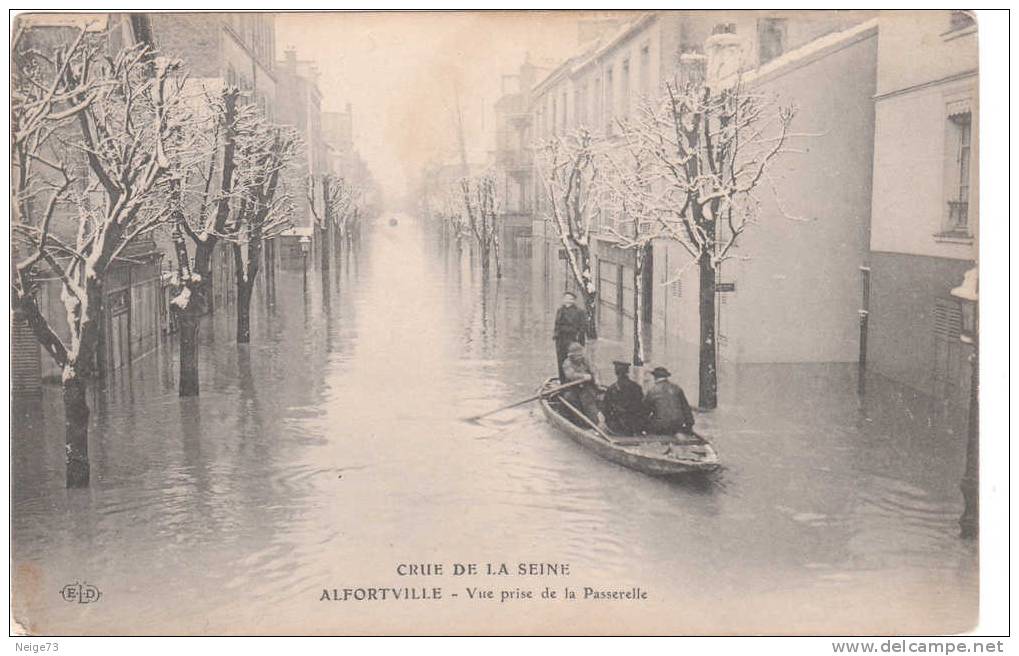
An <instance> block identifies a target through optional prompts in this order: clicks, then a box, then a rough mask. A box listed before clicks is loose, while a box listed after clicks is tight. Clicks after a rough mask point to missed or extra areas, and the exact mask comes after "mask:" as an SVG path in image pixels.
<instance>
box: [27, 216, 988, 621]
mask: <svg viewBox="0 0 1019 656" xmlns="http://www.w3.org/2000/svg"><path fill="white" fill-rule="evenodd" d="M530 267H531V261H530V260H529V259H527V258H521V259H510V260H508V261H507V263H506V267H505V268H506V272H505V276H504V278H503V279H501V280H499V281H495V280H491V281H489V282H488V285H489V289H488V291H487V292H485V291H484V290H483V288H482V281H481V279H480V273H479V271H478V270H476V269H475V268H472V267H471V266H470V263H469V262H468V261H467V257H466V255H465V257H464V261H463V262H461V263H458V262H455V261H454V258H453V257H452V256H451V255H450V254H444V253H442V252H441V251H440V250H439V249H438V247H437V246H435V245H434V244H433V243H432V240H431V239H430V238H429V237H428V236H427V235H426V234H425V229H424V228H423V227H421V226H420V225H419V224H418V223H417V222H415V221H414V220H413V219H412V218H410V217H407V218H404V219H401V221H400V224H399V225H398V226H395V227H390V226H386V225H382V226H380V227H377V228H375V229H374V231H373V233H372V234H371V235H370V236H369V238H367V239H366V240H365V243H364V244H363V248H362V250H361V252H359V253H357V254H356V255H354V256H350V257H349V258H347V259H345V260H344V261H343V262H342V266H341V267H340V270H339V271H338V272H336V273H335V276H333V277H332V279H331V280H330V285H329V289H328V291H327V293H325V294H323V292H322V290H321V283H320V274H319V272H318V271H317V270H310V271H309V272H308V279H307V282H305V280H304V278H303V276H302V272H301V271H300V270H291V271H288V270H281V271H279V272H278V274H277V275H278V279H277V301H276V304H275V305H267V304H266V302H265V296H264V294H258V295H257V296H256V300H255V301H254V302H253V314H254V317H253V326H252V343H251V345H250V346H241V347H239V346H238V345H237V344H236V343H235V342H234V339H233V330H234V324H233V317H232V314H231V313H230V311H229V310H228V309H226V308H220V309H219V310H217V312H216V314H215V315H214V316H213V317H211V318H210V319H209V320H208V321H207V323H206V324H204V325H203V327H202V332H201V334H200V338H201V340H202V346H201V349H202V350H201V381H202V390H201V396H200V397H198V398H194V399H186V400H181V399H180V398H178V396H177V387H176V383H177V373H176V372H177V362H176V352H175V350H174V345H173V342H172V340H171V341H168V342H167V343H166V344H164V346H163V347H162V348H161V349H160V350H158V351H156V352H155V353H152V354H150V355H149V356H147V357H145V358H142V359H140V360H138V361H136V362H134V363H133V365H132V366H131V368H130V369H128V370H125V372H123V373H122V374H121V375H120V376H119V378H114V379H112V380H110V381H109V382H108V388H107V389H106V390H105V391H103V392H101V393H99V394H97V395H96V397H95V399H94V401H93V402H92V426H91V430H90V438H89V439H90V445H89V448H90V456H91V461H92V485H91V487H90V488H88V489H84V490H67V489H65V487H64V459H63V448H64V432H63V422H62V413H61V400H60V394H59V389H58V388H56V387H53V386H50V387H47V389H46V392H45V394H44V397H43V399H42V401H41V402H39V401H36V402H30V403H24V404H18V405H16V406H15V430H14V434H13V436H12V452H13V453H12V459H13V466H12V504H13V527H12V529H13V543H12V549H13V553H12V558H13V576H14V586H15V588H14V611H13V612H14V615H15V617H16V618H29V620H28V628H29V629H30V630H32V631H39V632H55V633H79V632H80V633H86V634H88V633H124V632H127V633H248V632H250V633H331V634H335V633H348V632H350V631H352V630H354V628H353V627H365V626H372V627H373V628H374V630H375V632H382V633H385V632H387V631H389V632H391V631H396V630H400V631H405V632H419V633H422V632H423V633H427V632H436V631H440V630H442V629H446V631H447V632H449V631H452V632H456V631H457V627H475V628H474V630H477V628H478V627H481V626H487V627H489V628H490V630H491V631H492V632H496V633H519V632H527V633H541V632H543V627H560V629H561V628H562V627H566V626H571V625H572V626H576V627H577V630H578V631H593V632H599V633H618V632H622V631H624V627H625V631H626V632H641V631H663V629H662V627H665V629H664V632H667V633H683V632H684V631H696V632H698V633H711V632H725V633H753V632H767V633H789V632H809V633H818V632H820V633H826V632H833V631H837V630H842V631H845V630H847V628H849V627H855V632H859V633H872V634H880V633H885V632H892V631H894V632H896V633H923V632H925V631H930V630H938V631H961V630H965V629H967V628H968V627H970V626H971V625H972V624H973V623H974V622H975V620H976V617H975V614H974V610H973V609H975V608H976V603H977V602H976V599H977V583H976V580H977V578H976V577H977V563H976V546H977V545H976V544H974V543H968V542H965V541H962V540H960V539H959V538H958V532H959V525H958V518H959V515H960V513H961V511H962V497H961V495H960V493H959V478H960V476H961V473H962V471H963V460H964V455H965V453H964V451H965V440H964V437H963V435H962V434H961V433H959V432H958V430H953V429H952V427H948V426H942V425H939V424H938V422H931V421H928V419H927V417H926V416H924V415H922V414H917V410H916V408H915V407H913V406H912V405H911V404H910V403H906V402H905V401H903V402H901V403H900V399H901V398H902V394H903V392H902V391H901V390H899V389H897V388H893V387H892V386H891V385H890V383H882V382H881V381H878V380H875V381H871V382H870V383H869V386H868V395H867V396H866V397H865V398H864V399H863V400H861V398H860V397H859V396H858V395H857V389H856V387H857V382H856V369H855V367H854V366H851V365H745V366H738V367H737V366H728V367H723V368H722V371H721V403H720V407H719V409H718V410H717V411H715V412H714V413H713V414H712V415H703V416H700V417H699V418H698V426H699V427H701V428H703V431H704V432H705V434H707V435H708V436H710V437H711V438H712V439H713V441H714V443H715V445H716V447H717V448H718V451H719V454H720V457H721V460H722V463H723V469H722V470H721V471H720V472H718V473H717V475H715V476H713V477H712V478H710V479H707V480H693V481H686V482H683V481H679V482H676V481H671V482H670V481H663V480H658V479H654V478H651V477H648V476H644V475H642V474H639V473H636V472H633V471H630V470H627V469H625V468H622V467H620V466H617V465H614V464H612V463H609V462H607V461H604V460H601V459H599V458H598V457H597V456H595V455H594V454H593V453H591V452H589V451H586V450H584V449H582V448H581V447H579V446H578V445H576V444H575V443H573V442H572V441H570V440H569V439H567V438H566V436H564V435H562V434H559V433H557V432H555V431H554V430H552V429H551V428H550V427H549V426H548V425H547V424H546V423H545V421H544V418H543V417H542V415H541V413H540V410H539V409H538V408H537V407H536V406H535V405H534V404H529V405H524V406H521V407H518V408H514V409H512V410H509V411H506V412H504V413H500V414H497V415H494V416H492V417H491V418H489V419H487V420H485V421H483V422H481V423H480V424H472V423H468V422H465V421H462V418H463V417H465V416H470V415H473V414H477V413H480V412H483V411H485V410H488V409H492V408H495V407H498V406H499V405H504V404H508V403H510V402H512V401H514V400H517V399H520V398H523V397H525V396H528V395H529V394H531V393H533V391H534V390H535V389H536V387H537V386H538V384H539V382H540V380H541V379H542V378H543V377H544V376H547V375H549V373H550V371H551V368H552V364H553V356H552V353H553V351H552V348H553V345H552V341H551V320H552V316H553V310H554V305H555V303H556V302H557V298H558V290H554V289H553V290H548V289H544V288H542V287H541V286H538V287H536V286H535V285H534V284H533V283H532V280H535V279H537V278H538V276H534V275H533V273H532V271H531V269H530ZM257 291H258V290H257V288H256V293H257ZM627 339H628V338H627V333H626V331H625V326H623V330H622V331H619V330H614V329H613V327H612V325H611V322H606V321H605V320H604V318H603V337H602V339H601V340H599V341H598V344H597V345H596V347H595V351H596V357H597V360H598V364H599V366H600V368H601V371H602V374H603V375H607V374H608V373H609V371H610V367H609V366H608V359H611V357H610V354H615V353H616V352H622V353H625V352H626V349H627ZM656 355H658V354H656ZM659 359H660V360H663V361H667V362H668V363H669V365H670V367H672V368H673V370H674V371H675V370H677V369H678V370H681V371H682V372H683V374H682V375H681V376H679V377H678V381H679V382H681V383H683V385H684V386H685V387H686V388H687V390H688V396H690V397H691V398H694V399H695V398H696V394H695V390H694V389H691V387H690V383H689V382H688V380H689V378H688V376H693V375H695V372H694V371H693V369H692V365H691V363H690V362H689V361H687V360H683V359H681V355H680V354H675V355H673V354H671V353H662V354H661V355H660V356H659ZM455 562H462V563H469V562H473V563H482V564H483V563H502V562H505V563H507V564H510V566H511V567H512V568H514V569H515V567H516V563H568V564H569V575H568V576H558V577H556V576H552V577H537V578H524V577H518V576H506V577H502V578H501V579H497V578H495V577H492V578H474V579H471V580H469V581H465V580H462V579H463V577H461V578H458V577H454V576H452V575H451V572H450V570H449V567H450V564H451V563H455ZM401 563H444V564H446V567H447V569H446V572H445V573H444V575H442V576H436V577H401V576H399V575H398V574H397V566H398V565H399V564H401ZM74 582H82V583H88V584H91V585H95V586H97V588H98V589H99V590H101V592H102V599H101V601H100V602H99V603H94V604H87V605H85V604H68V603H65V602H64V601H63V600H62V599H61V597H60V594H59V591H60V589H61V588H62V587H63V586H64V585H66V584H68V583H74ZM545 585H549V586H550V587H552V588H555V589H559V590H561V589H562V588H564V587H567V586H568V587H571V588H574V589H577V590H581V589H582V588H583V587H585V586H589V587H593V588H604V589H628V588H630V587H641V588H642V589H643V590H646V591H647V592H648V600H647V601H646V602H644V603H642V604H628V603H625V602H618V601H617V602H597V601H576V602H572V603H570V602H564V601H561V600H549V601H541V600H539V601H538V603H537V604H535V603H534V602H533V601H532V602H531V603H530V605H527V606H523V605H520V606H519V608H518V611H519V609H524V611H525V612H508V609H511V608H512V606H513V604H514V603H518V604H521V603H522V602H514V601H513V600H509V601H506V602H505V603H501V602H500V601H499V598H498V595H497V598H496V599H495V600H494V601H477V600H470V599H469V598H468V596H467V595H466V592H465V589H466V588H467V587H473V586H478V587H482V588H491V589H494V590H501V589H506V588H508V589H512V588H522V589H532V590H535V591H540V590H541V589H542V588H543V587H544V586H545ZM367 586H386V587H390V586H391V587H402V586H411V587H422V586H427V587H429V588H430V587H433V586H442V587H443V588H444V591H445V602H444V603H442V604H437V603H434V602H429V601H427V600H421V601H406V602H387V603H386V604H381V603H372V602H365V603H353V602H336V601H320V597H321V596H322V593H323V589H329V590H331V589H333V588H340V589H342V588H345V587H367ZM451 593H457V594H458V595H459V596H458V597H457V598H456V599H450V598H449V595H450V594H451ZM539 604H544V605H539ZM676 608H683V609H684V611H683V612H682V613H677V612H676V611H675V609H676ZM875 608H880V609H881V610H880V612H875ZM537 609H541V610H540V612H538V610H537ZM412 613H413V614H412ZM482 621H483V622H484V624H482V623H481V622H482ZM463 630H471V629H467V628H465V629H463ZM547 630H550V629H547Z"/></svg>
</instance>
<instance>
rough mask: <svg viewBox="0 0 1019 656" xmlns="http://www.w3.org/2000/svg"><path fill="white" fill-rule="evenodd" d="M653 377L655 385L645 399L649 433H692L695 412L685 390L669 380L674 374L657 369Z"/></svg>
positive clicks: (664, 369) (666, 370)
mask: <svg viewBox="0 0 1019 656" xmlns="http://www.w3.org/2000/svg"><path fill="white" fill-rule="evenodd" d="M651 375H652V376H654V378H655V383H654V386H652V387H651V389H650V390H649V391H648V393H647V396H645V397H644V407H645V409H646V410H647V418H648V419H647V432H648V433H653V434H656V435H673V434H675V433H680V432H681V433H692V432H693V424H694V418H693V411H692V410H691V409H690V404H689V403H687V401H686V395H685V394H683V390H682V389H680V387H679V385H676V384H675V383H673V382H672V381H670V380H669V376H671V375H672V374H671V373H669V370H668V369H666V368H665V367H655V369H654V371H652V372H651Z"/></svg>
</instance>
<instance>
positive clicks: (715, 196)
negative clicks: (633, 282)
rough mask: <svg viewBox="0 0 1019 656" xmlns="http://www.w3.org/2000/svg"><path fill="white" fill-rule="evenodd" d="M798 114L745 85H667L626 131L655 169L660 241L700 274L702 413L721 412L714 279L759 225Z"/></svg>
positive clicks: (651, 199) (651, 198)
mask: <svg viewBox="0 0 1019 656" xmlns="http://www.w3.org/2000/svg"><path fill="white" fill-rule="evenodd" d="M794 113H795V112H794V110H793V109H792V108H791V107H783V106H779V105H778V104H776V103H775V101H774V100H773V99H772V98H769V97H767V96H765V95H764V94H761V93H757V92H754V91H753V90H751V89H748V88H747V87H746V86H745V85H744V83H743V81H742V80H741V79H735V80H733V81H731V83H730V84H729V85H728V86H723V87H720V88H717V89H711V88H709V87H708V86H706V85H704V84H702V83H699V82H690V83H686V84H680V83H678V82H670V83H667V84H666V85H665V93H664V94H663V96H662V98H661V99H660V101H655V102H648V103H645V104H644V106H643V107H642V110H641V112H640V114H639V116H638V117H637V118H636V120H634V121H632V122H630V123H628V124H627V125H626V126H625V131H626V132H627V136H628V139H629V140H630V141H631V143H637V144H639V145H640V146H641V147H642V148H643V149H644V150H645V151H646V152H647V153H648V155H649V160H650V162H651V165H652V166H653V168H654V170H655V173H654V175H653V177H654V183H653V184H652V185H650V186H649V188H648V189H649V191H648V192H647V193H646V194H645V199H646V202H647V203H649V204H650V209H652V210H653V211H655V212H657V214H658V219H657V220H658V224H659V227H660V228H661V230H662V234H664V235H666V236H667V237H669V238H670V239H672V240H674V241H675V242H676V243H678V244H680V245H681V246H682V247H683V249H684V250H685V251H686V252H687V254H688V255H689V256H690V258H691V264H696V266H697V267H698V271H699V274H700V285H699V287H700V290H699V297H700V301H699V310H700V339H699V342H700V356H699V357H700V365H699V383H700V384H699V388H700V390H699V392H700V394H699V405H700V406H701V407H702V408H714V407H716V406H717V405H718V375H717V341H716V335H715V293H716V278H717V275H716V274H717V271H718V268H719V266H720V265H721V263H722V262H724V261H726V260H727V259H730V258H732V257H734V253H733V249H734V248H735V247H736V245H737V243H738V242H739V241H740V237H741V236H742V235H743V233H744V232H745V231H746V230H747V228H749V227H750V226H751V225H754V224H755V223H757V221H758V215H759V209H760V200H759V198H758V192H759V191H760V187H761V186H762V184H764V183H770V178H769V177H768V169H769V166H770V165H771V164H772V163H773V161H774V159H775V157H776V156H778V155H779V154H780V153H782V152H784V151H785V145H786V142H787V139H788V138H789V137H790V136H791V135H790V133H789V126H790V123H791V122H792V120H793V116H794ZM772 188H773V187H772Z"/></svg>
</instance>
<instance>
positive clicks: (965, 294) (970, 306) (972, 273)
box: [951, 267, 980, 539]
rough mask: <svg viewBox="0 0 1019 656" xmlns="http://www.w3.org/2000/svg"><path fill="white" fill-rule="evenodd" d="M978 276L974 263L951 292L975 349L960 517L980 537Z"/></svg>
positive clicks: (966, 531) (970, 534)
mask: <svg viewBox="0 0 1019 656" xmlns="http://www.w3.org/2000/svg"><path fill="white" fill-rule="evenodd" d="M978 282H979V281H978V276H977V269H976V268H975V267H974V268H972V269H970V270H969V271H967V272H966V273H965V275H964V276H963V280H962V284H961V285H959V286H958V287H956V288H955V289H953V290H952V292H951V294H952V296H954V297H955V298H957V299H959V304H960V308H961V311H962V330H961V331H960V333H959V340H960V341H961V342H962V343H963V344H969V345H970V346H972V348H973V352H972V354H971V355H970V357H969V361H970V390H969V418H968V420H967V427H966V428H967V430H966V469H965V472H964V473H963V475H962V482H960V483H959V489H960V490H962V498H963V511H962V517H960V518H959V527H960V529H961V531H960V534H961V535H962V537H963V538H966V539H972V538H976V537H977V535H978V534H979V530H980V438H979V432H980V394H979V389H978V388H979V382H980V336H979V330H980V307H979V296H978V287H979V285H978Z"/></svg>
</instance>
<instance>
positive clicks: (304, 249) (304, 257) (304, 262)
mask: <svg viewBox="0 0 1019 656" xmlns="http://www.w3.org/2000/svg"><path fill="white" fill-rule="evenodd" d="M297 245H298V246H299V247H300V248H301V270H302V271H303V274H304V292H305V293H307V292H308V251H309V250H311V239H310V238H309V237H308V235H301V238H300V239H298V240H297Z"/></svg>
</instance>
